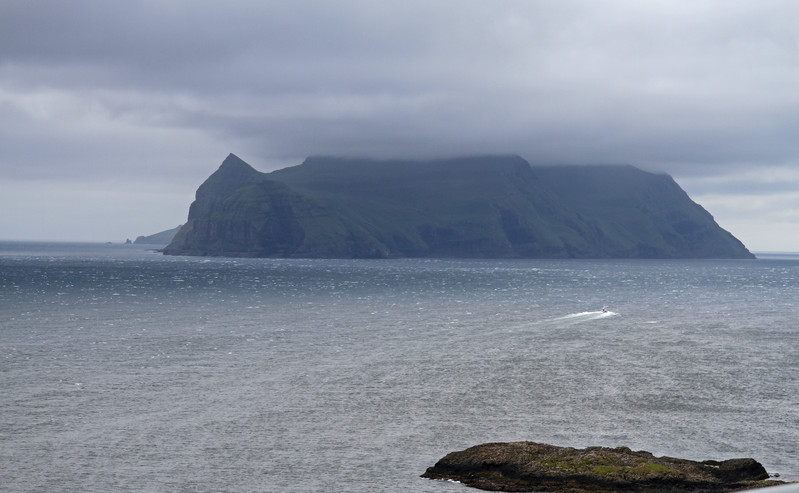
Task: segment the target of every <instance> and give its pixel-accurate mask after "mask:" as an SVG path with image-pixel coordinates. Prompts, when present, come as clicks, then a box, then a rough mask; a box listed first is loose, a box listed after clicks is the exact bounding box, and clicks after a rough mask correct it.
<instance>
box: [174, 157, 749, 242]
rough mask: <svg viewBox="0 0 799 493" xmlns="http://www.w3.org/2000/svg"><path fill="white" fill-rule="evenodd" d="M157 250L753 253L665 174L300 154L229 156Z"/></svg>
mask: <svg viewBox="0 0 799 493" xmlns="http://www.w3.org/2000/svg"><path fill="white" fill-rule="evenodd" d="M164 253H166V254H169V255H213V256H239V257H307V258H393V257H462V258H470V257H471V258H753V255H752V254H751V253H750V252H749V251H748V250H747V249H746V247H745V246H744V245H743V244H742V243H741V242H740V241H738V240H737V239H736V238H735V237H734V236H733V235H732V234H730V233H729V232H727V231H725V230H723V229H722V228H721V227H719V225H718V224H716V222H715V221H714V219H713V217H712V216H711V215H710V214H709V213H708V212H707V211H706V210H705V209H703V208H702V207H701V206H700V205H698V204H696V203H695V202H693V201H692V200H691V199H690V198H689V197H688V195H687V194H686V193H685V192H684V191H683V190H682V189H681V188H680V186H679V185H677V183H676V182H675V181H674V180H673V179H672V178H671V177H670V176H668V175H659V174H653V173H649V172H645V171H642V170H640V169H637V168H635V167H633V166H627V165H606V166H577V165H575V166H531V165H530V164H529V163H528V162H527V161H525V160H524V159H522V158H521V157H518V156H476V157H465V158H456V159H445V160H434V161H406V160H388V161H386V160H383V161H378V160H369V159H347V158H335V157H310V158H308V159H306V160H305V161H304V162H303V163H302V164H300V165H298V166H293V167H288V168H284V169H281V170H277V171H273V172H271V173H261V172H259V171H257V170H255V169H253V168H252V167H251V166H250V165H249V164H247V163H245V162H244V161H242V160H241V159H239V158H238V157H236V156H235V155H233V154H231V155H229V156H228V157H227V158H226V159H225V161H224V162H223V163H222V165H221V166H220V167H219V169H218V170H217V171H216V172H215V173H213V174H212V175H211V176H210V177H209V178H208V179H207V180H206V181H205V182H204V183H203V184H202V185H201V186H200V187H199V189H198V190H197V193H196V200H195V201H194V202H193V203H192V204H191V207H190V209H189V216H188V221H187V222H186V224H185V225H184V226H183V227H182V228H181V229H180V231H178V233H177V234H176V235H175V237H174V239H173V241H172V242H171V243H170V244H169V245H168V246H167V247H166V249H165V250H164Z"/></svg>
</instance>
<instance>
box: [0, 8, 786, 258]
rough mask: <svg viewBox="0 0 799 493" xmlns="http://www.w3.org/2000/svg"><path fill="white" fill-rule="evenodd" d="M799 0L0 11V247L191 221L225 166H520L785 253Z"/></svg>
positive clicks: (107, 236) (113, 237) (112, 235)
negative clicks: (616, 168)
mask: <svg viewBox="0 0 799 493" xmlns="http://www.w3.org/2000/svg"><path fill="white" fill-rule="evenodd" d="M797 33H799V3H797V2H793V1H787V0H786V1H776V0H772V1H769V0H765V1H764V0H761V1H757V2H753V1H736V0H724V1H721V0H718V1H701V2H696V1H675V0H669V1H649V2H640V1H634V0H608V1H596V2H594V1H590V2H589V1H568V0H566V1H564V0H557V1H554V0H553V1H530V0H524V1H502V0H496V1H471V0H457V1H455V0H452V1H436V2H421V1H405V2H380V1H350V0H344V1H338V2H324V1H299V2H197V1H192V2H188V1H179V0H175V1H169V2H163V1H133V2H106V1H81V2H44V1H27V0H24V1H15V0H6V1H4V2H2V3H0V135H2V145H1V146H0V239H6V240H67V241H114V242H119V241H124V239H125V238H135V236H137V235H140V234H152V233H155V232H158V231H160V230H164V229H168V228H171V227H174V226H176V225H178V224H180V223H182V222H184V221H185V219H186V214H187V213H188V207H189V204H190V203H191V201H192V200H193V196H194V192H195V190H196V189H197V186H199V184H200V183H202V181H203V180H205V178H206V177H207V176H208V175H210V174H211V173H212V172H213V171H214V170H215V169H216V168H217V167H218V166H219V165H220V164H221V162H222V160H223V159H224V158H225V157H226V156H227V155H228V153H230V152H233V153H235V154H237V155H238V156H240V157H241V158H242V159H244V160H245V161H247V162H249V163H250V164H251V165H253V166H254V167H255V168H257V169H259V170H261V171H270V170H272V169H276V168H282V167H285V166H291V165H295V164H299V163H300V162H302V160H303V159H304V158H305V157H307V156H309V155H319V154H324V155H345V156H363V157H373V158H390V157H401V158H415V157H419V158H432V157H445V156H458V155H468V154H487V153H502V154H511V153H512V154H519V155H520V156H522V157H524V158H525V159H527V160H528V161H530V162H531V163H533V164H559V163H579V164H593V163H603V164H606V163H628V164H633V165H636V166H638V167H640V168H643V169H646V170H650V171H655V172H664V173H668V174H670V175H672V176H673V177H674V178H675V180H677V182H678V183H679V184H680V185H681V186H682V187H683V188H684V189H685V190H686V191H687V192H688V194H689V195H690V196H691V197H692V198H693V199H694V200H695V201H697V202H699V203H700V204H701V205H703V206H704V207H705V208H706V209H707V210H708V211H710V212H711V213H712V214H713V215H714V217H715V218H716V220H717V222H718V223H719V224H720V225H721V226H722V227H724V228H725V229H727V230H729V231H730V232H732V233H733V234H734V235H735V236H737V237H738V238H739V239H740V240H741V241H743V242H744V243H745V244H746V245H747V247H749V249H750V250H752V251H799V139H797V135H799V91H797V87H799V38H798V37H797Z"/></svg>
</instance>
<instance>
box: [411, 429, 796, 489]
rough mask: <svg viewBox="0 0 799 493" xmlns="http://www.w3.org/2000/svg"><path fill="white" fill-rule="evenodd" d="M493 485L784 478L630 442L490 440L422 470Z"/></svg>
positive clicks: (714, 483) (684, 484)
mask: <svg viewBox="0 0 799 493" xmlns="http://www.w3.org/2000/svg"><path fill="white" fill-rule="evenodd" d="M422 477H424V478H429V479H447V480H453V481H458V482H461V483H463V484H466V485H468V486H472V487H474V488H479V489H482V490H487V491H549V492H555V493H558V492H570V493H580V492H591V493H610V492H644V493H650V492H653V493H654V492H667V491H668V492H699V491H702V492H726V491H736V490H742V489H749V488H757V487H764V486H770V485H774V484H782V482H780V481H768V478H769V474H768V473H767V472H766V470H765V469H764V468H763V466H762V465H761V464H759V463H758V462H757V461H755V460H754V459H730V460H725V461H714V460H707V461H703V462H697V461H692V460H686V459H676V458H672V457H655V456H653V455H652V454H651V453H649V452H644V451H639V452H634V451H632V450H630V449H629V448H627V447H618V448H605V447H588V448H585V449H575V448H571V447H557V446H553V445H546V444H541V443H535V442H512V443H487V444H483V445H477V446H475V447H471V448H468V449H466V450H463V451H460V452H452V453H450V454H447V455H446V456H445V457H444V458H442V459H441V460H440V461H438V462H437V463H436V465H435V466H433V467H430V468H428V469H427V471H426V472H425V473H424V474H423V475H422Z"/></svg>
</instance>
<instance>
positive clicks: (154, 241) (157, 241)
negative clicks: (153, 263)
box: [128, 225, 182, 245]
mask: <svg viewBox="0 0 799 493" xmlns="http://www.w3.org/2000/svg"><path fill="white" fill-rule="evenodd" d="M181 227H182V225H181V226H178V227H176V228H172V229H168V230H166V231H161V232H160V233H155V234H153V235H149V236H138V237H137V238H136V240H134V241H133V243H134V244H136V245H169V243H171V242H172V239H173V238H174V237H175V235H176V234H177V232H178V231H180V228H181ZM128 243H130V240H128Z"/></svg>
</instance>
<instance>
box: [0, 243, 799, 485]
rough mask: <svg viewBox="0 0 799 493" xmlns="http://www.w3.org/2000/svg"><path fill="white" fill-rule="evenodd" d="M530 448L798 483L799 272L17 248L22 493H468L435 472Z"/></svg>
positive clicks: (777, 262) (2, 420)
mask: <svg viewBox="0 0 799 493" xmlns="http://www.w3.org/2000/svg"><path fill="white" fill-rule="evenodd" d="M603 306H607V307H608V312H605V313H603V312H601V308H602V307H603ZM517 440H532V441H538V442H545V443H550V444H554V445H561V446H573V447H578V448H582V447H586V446H592V445H602V446H611V447H615V446H621V445H625V446H629V447H630V448H632V449H634V450H648V451H650V452H652V453H654V454H655V455H658V456H660V455H668V456H676V457H683V458H688V459H696V460H704V459H717V460H722V459H729V458H735V457H753V458H755V459H756V460H758V461H760V462H761V463H762V464H763V465H764V466H765V467H766V469H767V470H768V471H769V472H770V473H772V474H780V476H781V477H780V479H784V480H799V258H797V257H795V256H794V257H792V256H790V255H781V256H773V257H770V258H763V259H758V260H686V261H682V260H671V261H659V260H646V261H643V260H419V259H414V260H410V259H405V260H274V259H225V258H196V257H165V256H163V255H160V254H158V253H156V252H154V251H151V250H147V249H146V248H143V247H141V246H136V245H134V246H130V245H128V246H123V245H101V244H87V245H81V244H42V243H39V244H35V243H13V242H4V243H0V485H2V490H3V491H6V492H23V491H24V492H27V491H60V492H61V491H62V492H108V491H135V492H175V491H185V492H195V491H196V492H206V491H208V492H211V491H213V492H227V491H230V492H375V491H381V492H427V493H438V492H440V493H448V492H461V493H466V492H469V491H474V490H472V489H470V488H467V487H465V486H463V485H460V484H457V483H452V482H444V481H431V480H426V479H421V478H419V475H420V474H422V473H423V472H424V471H425V469H426V468H427V467H428V466H431V465H433V464H434V463H435V462H436V461H437V460H438V459H440V458H441V457H443V456H444V455H445V454H447V453H448V452H451V451H455V450H461V449H464V448H466V447H469V446H472V445H476V444H479V443H483V442H494V441H517Z"/></svg>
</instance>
